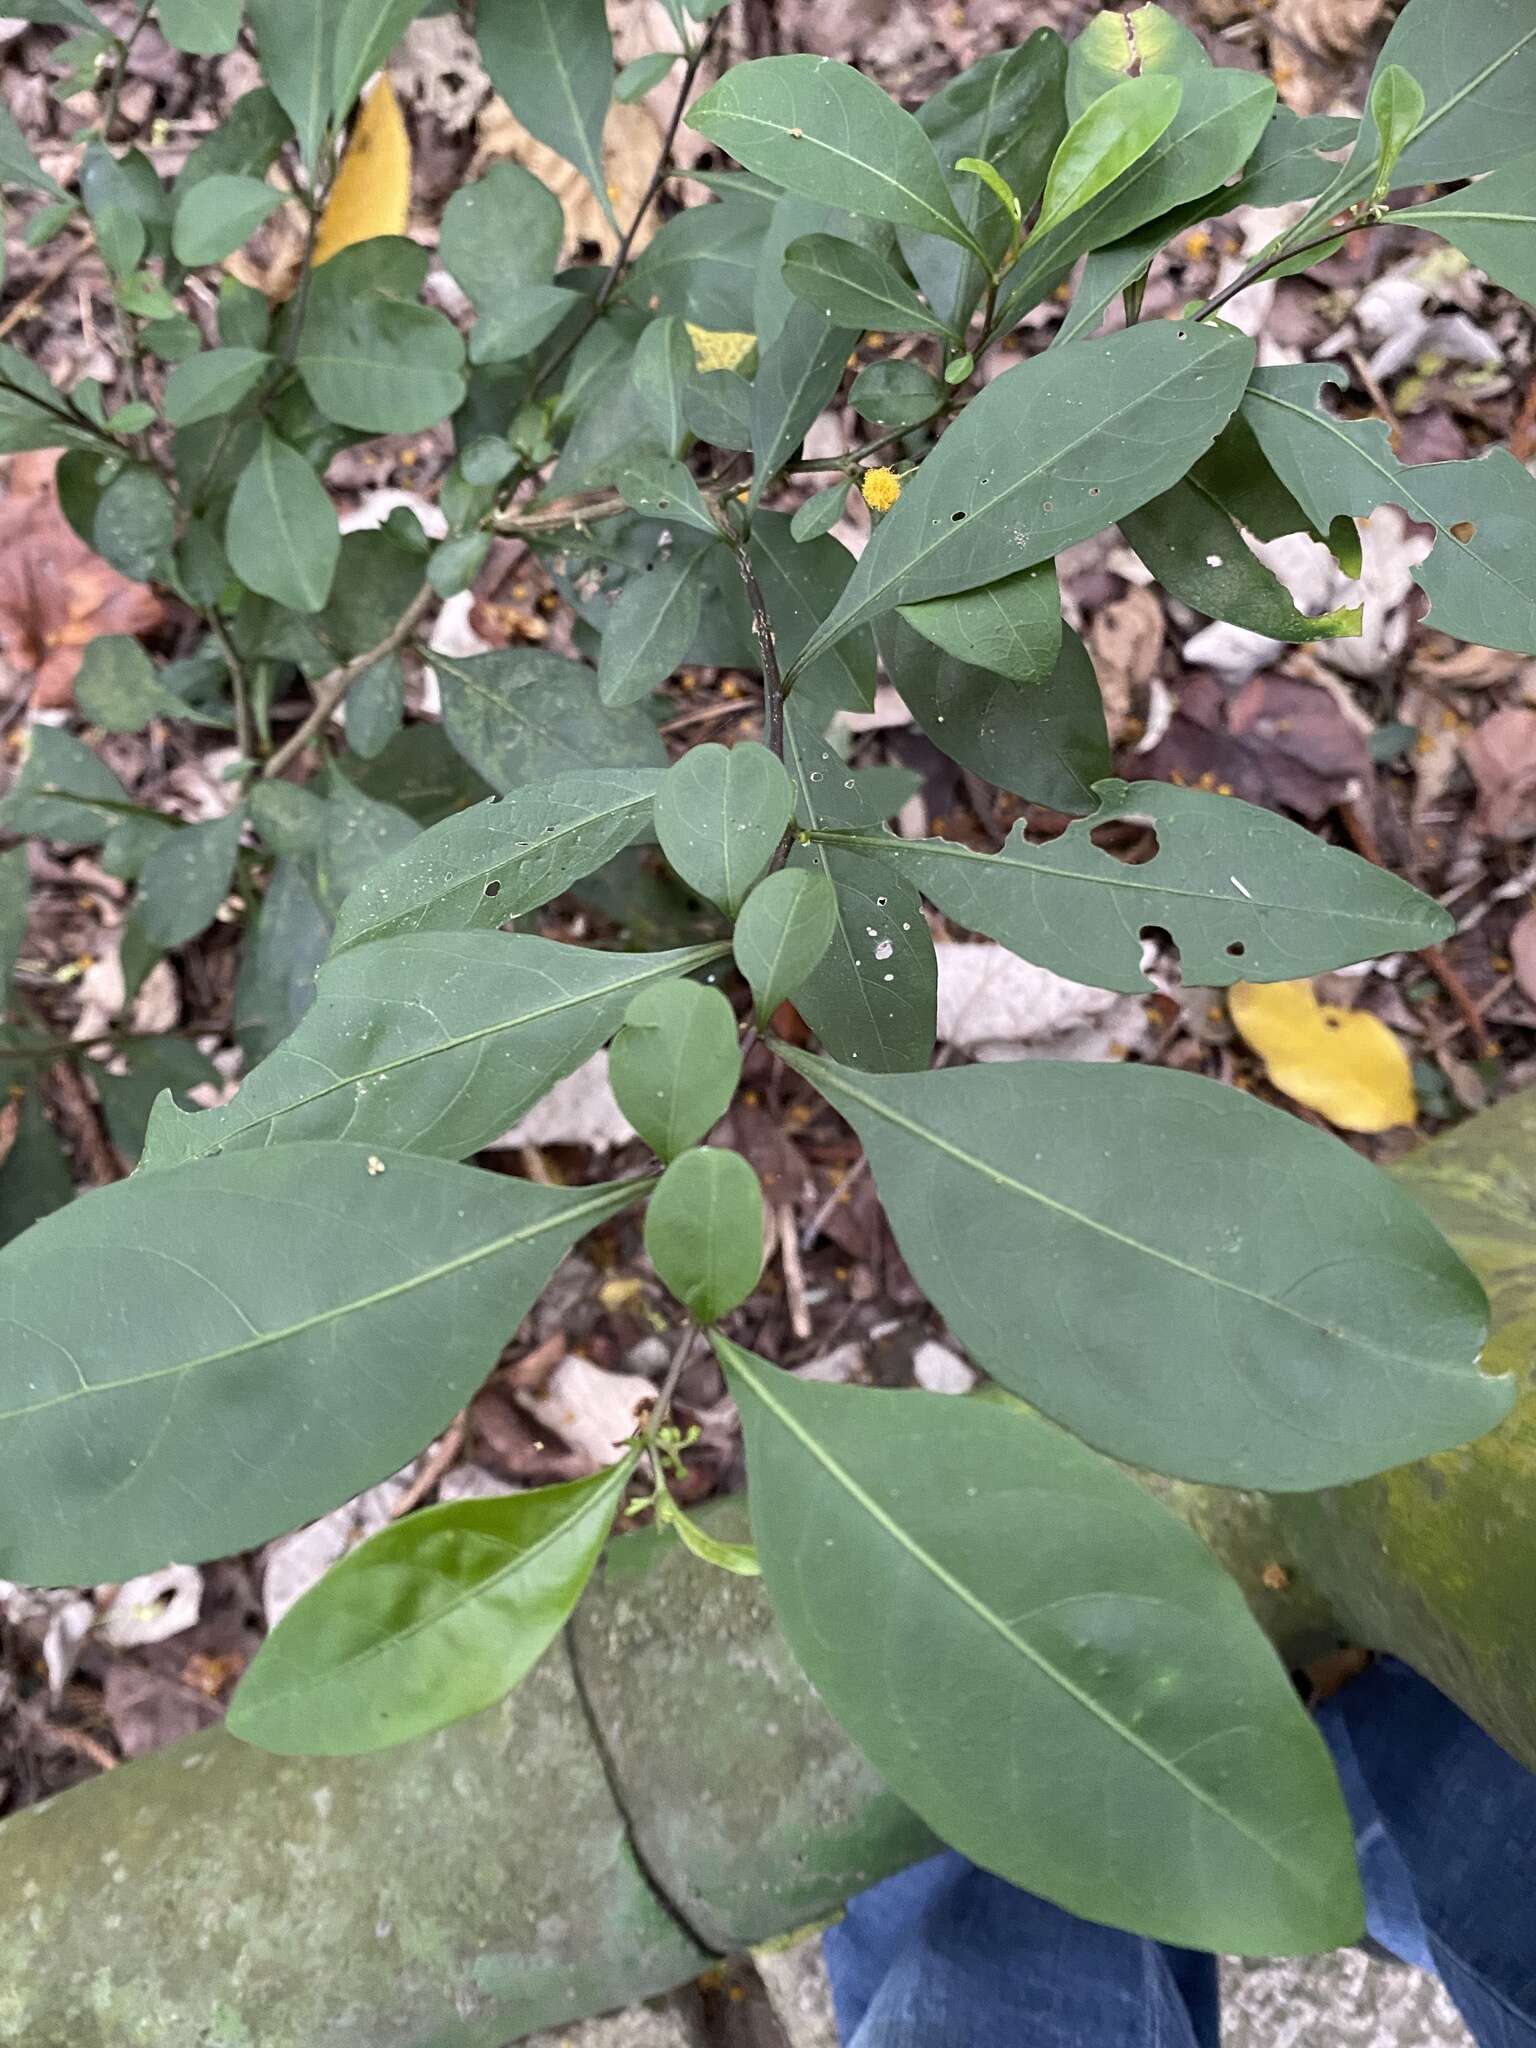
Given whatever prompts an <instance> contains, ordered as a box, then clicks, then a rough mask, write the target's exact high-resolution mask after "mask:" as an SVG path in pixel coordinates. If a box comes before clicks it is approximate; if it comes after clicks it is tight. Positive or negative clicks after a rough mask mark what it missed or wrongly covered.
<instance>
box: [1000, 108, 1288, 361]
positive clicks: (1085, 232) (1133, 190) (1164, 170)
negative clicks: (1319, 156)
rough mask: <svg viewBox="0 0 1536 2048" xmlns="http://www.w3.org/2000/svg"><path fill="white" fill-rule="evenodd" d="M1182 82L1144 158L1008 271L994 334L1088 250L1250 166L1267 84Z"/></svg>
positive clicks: (1265, 111)
mask: <svg viewBox="0 0 1536 2048" xmlns="http://www.w3.org/2000/svg"><path fill="white" fill-rule="evenodd" d="M1180 83H1181V84H1182V86H1183V89H1184V90H1183V97H1182V98H1181V100H1180V101H1179V110H1178V112H1177V113H1176V114H1175V115H1174V117H1173V119H1172V120H1171V121H1170V122H1169V124H1168V126H1167V127H1166V128H1165V129H1164V130H1163V133H1162V134H1161V135H1160V136H1159V137H1158V139H1157V141H1156V142H1154V143H1153V145H1152V147H1151V148H1150V149H1149V150H1148V151H1147V153H1146V155H1145V156H1143V157H1140V158H1138V159H1137V161H1136V162H1135V163H1134V164H1132V165H1131V166H1130V168H1129V169H1128V170H1126V171H1123V172H1122V173H1121V175H1120V176H1119V177H1118V178H1116V179H1115V181H1114V183H1113V184H1112V185H1107V186H1106V187H1105V188H1104V190H1103V191H1102V192H1100V193H1098V194H1097V196H1096V197H1095V198H1093V199H1091V200H1089V202H1088V204H1087V205H1086V206H1084V207H1082V208H1081V209H1080V211H1078V212H1077V213H1074V214H1070V215H1069V216H1068V217H1067V219H1065V220H1064V221H1063V222H1062V223H1061V225H1060V227H1057V228H1053V229H1052V230H1051V231H1050V232H1049V233H1047V234H1044V235H1041V236H1040V237H1039V238H1038V240H1036V241H1032V242H1031V243H1030V245H1029V247H1028V248H1027V249H1026V250H1025V251H1024V253H1023V255H1022V256H1021V257H1020V259H1019V261H1018V262H1017V263H1016V264H1015V265H1014V267H1013V269H1012V270H1011V271H1009V273H1008V275H1007V277H1005V278H1004V280H1003V284H1002V288H1001V291H1000V293H999V298H998V311H997V318H996V320H995V322H994V323H993V325H994V330H995V331H997V332H1002V331H1004V330H1005V329H1007V328H1009V327H1011V326H1012V325H1013V324H1014V322H1015V321H1016V320H1017V319H1018V318H1019V316H1020V315H1021V314H1023V313H1025V312H1027V311H1028V310H1029V308H1030V307H1031V306H1034V305H1038V304H1039V302H1040V300H1041V299H1042V298H1044V297H1045V295H1046V293H1047V292H1049V291H1051V290H1052V289H1053V288H1054V286H1055V285H1056V284H1057V283H1058V282H1059V280H1060V279H1061V278H1063V277H1065V276H1066V274H1067V272H1068V271H1069V270H1070V269H1071V267H1072V265H1073V264H1074V263H1075V262H1076V260H1077V258H1078V257H1079V256H1081V255H1082V254H1083V253H1084V251H1085V250H1089V249H1098V248H1102V247H1103V246H1104V245H1105V244H1106V243H1108V242H1116V241H1119V240H1120V238H1121V237H1122V236H1124V235H1129V234H1133V233H1134V232H1135V231H1136V229H1137V228H1140V227H1144V226H1145V225H1146V223H1147V222H1148V221H1152V220H1156V219H1157V218H1158V217H1159V215H1161V214H1165V213H1168V212H1169V211H1171V209H1172V208H1174V207H1176V206H1182V205H1183V204H1184V203H1185V202H1186V201H1188V200H1191V199H1200V198H1203V197H1205V196H1206V195H1207V194H1214V193H1215V191H1216V189H1217V187H1218V186H1220V185H1222V184H1223V183H1224V182H1225V180H1226V179H1228V178H1229V177H1231V175H1232V173H1233V172H1234V171H1236V170H1238V169H1240V168H1241V166H1242V165H1243V164H1244V163H1246V161H1247V159H1248V156H1249V153H1250V151H1251V150H1252V149H1253V147H1254V145H1255V143H1256V142H1257V141H1258V139H1259V137H1260V136H1261V135H1262V134H1263V132H1264V128H1265V124H1266V123H1267V121H1268V120H1269V118H1270V115H1271V113H1272V112H1273V110H1274V105H1275V89H1274V87H1273V85H1271V84H1270V82H1269V80H1268V79H1267V78H1255V77H1254V76H1253V75H1252V73H1251V72H1242V71H1222V70H1216V69H1211V70H1208V71H1196V72H1185V73H1182V74H1181V77H1180ZM1215 203H1216V204H1221V203H1223V202H1222V201H1216V202H1215ZM1209 210H1210V209H1209V208H1207V209H1205V211H1207V212H1208V211H1209Z"/></svg>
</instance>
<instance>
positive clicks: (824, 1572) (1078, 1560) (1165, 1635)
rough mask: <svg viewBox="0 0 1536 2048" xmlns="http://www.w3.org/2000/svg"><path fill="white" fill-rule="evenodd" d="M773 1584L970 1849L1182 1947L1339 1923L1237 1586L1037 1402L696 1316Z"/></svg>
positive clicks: (1285, 1732) (1303, 1730)
mask: <svg viewBox="0 0 1536 2048" xmlns="http://www.w3.org/2000/svg"><path fill="white" fill-rule="evenodd" d="M714 1344H715V1350H716V1352H717V1354H718V1356H719V1358H720V1362H721V1364H722V1365H723V1366H724V1367H725V1371H726V1377H727V1379H728V1381H729V1383H730V1388H731V1392H732V1393H733V1394H734V1395H735V1397H736V1400H737V1403H738V1405H739V1407H740V1409H741V1416H742V1425H743V1428H744V1430H745V1432H746V1445H747V1467H748V1473H749V1477H750V1483H751V1498H752V1529H753V1534H754V1536H755V1538H756V1541H757V1549H758V1560H759V1563H760V1565H761V1567H762V1572H763V1578H764V1582H765V1584H766V1586H767V1590H768V1595H769V1598H770V1599H771V1600H772V1602H773V1607H774V1612H775V1614H776V1615H777V1617H778V1619H779V1622H780V1624H781V1626H782V1627H783V1630H784V1633H785V1635H786V1636H787V1637H788V1639H789V1644H790V1647H791V1649H792V1650H793V1651H794V1652H795V1655H796V1656H797V1657H798V1658H799V1659H800V1661H801V1663H802V1664H803V1665H804V1666H805V1669H806V1672H807V1674H808V1675H809V1677H810V1679H811V1682H812V1683H813V1684H814V1685H815V1687H816V1690H817V1692H818V1693H819V1694H820V1696H821V1697H822V1699H824V1700H825V1701H826V1703H827V1705H828V1707H829V1708H830V1709H831V1711H832V1712H833V1713H834V1714H835V1715H836V1716H837V1718H838V1720H840V1721H841V1722H842V1724H843V1726H844V1727H845V1728H846V1729H847V1730H848V1733H849V1734H850V1735H851V1736H852V1737H853V1739H854V1741H855V1742H856V1743H858V1745H859V1747H860V1748H861V1749H863V1750H864V1751H865V1752H866V1754H867V1755H868V1756H869V1758H870V1761H871V1762H872V1763H873V1764H874V1766H875V1768H876V1769H877V1770H878V1771H879V1773H880V1775H881V1777H882V1778H883V1779H884V1780H885V1781H886V1783H887V1784H889V1786H890V1787H891V1789H892V1791H893V1792H895V1793H896V1794H897V1795H898V1797H900V1798H901V1799H904V1800H905V1801H906V1802H907V1804H908V1805H909V1806H911V1807H913V1808H914V1809H915V1810H916V1812H918V1813H919V1814H920V1815H921V1816H922V1817H923V1819H924V1820H926V1821H927V1822H928V1823H929V1825H930V1826H931V1827H933V1828H934V1829H936V1830H937V1832H938V1833H939V1834H940V1835H941V1837H942V1838H943V1839H944V1840H945V1841H946V1842H950V1843H952V1844H953V1845H954V1846H955V1847H956V1848H958V1849H960V1850H961V1851H963V1853H965V1854H966V1855H968V1856H971V1857H974V1858H975V1859H977V1860H978V1861H979V1862H980V1863H981V1864H982V1865H983V1866H984V1867H985V1868H987V1869H988V1870H993V1871H996V1872H998V1873H999V1874H1000V1875H1001V1876H1004V1877H1007V1878H1009V1879H1011V1880H1012V1881H1013V1883H1015V1884H1019V1885H1023V1886H1026V1887H1027V1888H1028V1889H1029V1890H1030V1891H1032V1892H1038V1893H1042V1894H1043V1895H1044V1896H1045V1897H1047V1898H1050V1899H1054V1900H1055V1901H1056V1902H1057V1903H1058V1904H1060V1905H1063V1906H1066V1907H1068V1908H1069V1909H1070V1910H1071V1911H1073V1912H1076V1913H1082V1914H1085V1915H1087V1916H1089V1917H1090V1918H1092V1919H1094V1920H1101V1921H1102V1920H1107V1921H1109V1922H1110V1923H1111V1924H1113V1925H1115V1926H1119V1927H1126V1928H1130V1929H1132V1930H1134V1931H1135V1932H1136V1933H1138V1934H1148V1935H1153V1936H1155V1937H1157V1938H1158V1939H1160V1940H1164V1941H1172V1942H1182V1943H1188V1944H1189V1945H1191V1946H1194V1947H1200V1948H1207V1947H1216V1948H1220V1949H1226V1950H1239V1951H1253V1952H1258V1953H1263V1954H1273V1953H1278V1952H1285V1951H1287V1950H1306V1949H1310V1948H1314V1947H1318V1946H1327V1945H1328V1944H1330V1943H1332V1942H1335V1941H1347V1940H1349V1939H1351V1938H1352V1936H1353V1933H1354V1932H1355V1931H1356V1930H1358V1928H1359V1925H1360V1919H1361V1910H1362V1909H1361V1903H1360V1890H1359V1880H1358V1878H1357V1876H1356V1874H1355V1865H1354V1852H1353V1844H1352V1841H1351V1835H1350V1828H1349V1823H1348V1819H1347V1817H1346V1815H1345V1811H1344V1806H1343V1802H1342V1800H1341V1798H1340V1796H1339V1790H1338V1784H1337V1781H1336V1779H1335V1778H1334V1775H1333V1772H1332V1769H1331V1767H1330V1765H1329V1762H1328V1757H1327V1752H1326V1751H1325V1749H1324V1747H1323V1745H1322V1742H1321V1741H1320V1740H1319V1738H1318V1735H1317V1732H1316V1730H1315V1728H1313V1726H1312V1725H1311V1723H1310V1722H1309V1721H1308V1718H1307V1716H1306V1713H1305V1712H1304V1711H1303V1709H1302V1708H1301V1706H1300V1704H1299V1702H1298V1701H1297V1699H1296V1696H1295V1693H1294V1690H1293V1689H1292V1687H1291V1684H1290V1681H1289V1679H1288V1678H1287V1676H1286V1673H1285V1670H1284V1668H1283V1666H1282V1665H1281V1664H1280V1662H1279V1660H1278V1659H1277V1658H1276V1656H1275V1654H1274V1652H1273V1650H1272V1649H1271V1648H1270V1646H1269V1644H1268V1643H1267V1642H1266V1641H1265V1640H1264V1638H1263V1636H1262V1635H1261V1634H1260V1632H1259V1629H1258V1627H1257V1625H1256V1623H1255V1622H1254V1620H1253V1618H1252V1616H1251V1615H1250V1614H1249V1612H1248V1610H1247V1607H1246V1606H1245V1604H1244V1601H1243V1598H1242V1595H1241V1594H1240V1593H1239V1591H1238V1589H1237V1587H1236V1585H1235V1584H1234V1583H1233V1581H1232V1580H1231V1579H1230V1578H1229V1577H1228V1576H1227V1574H1226V1573H1225V1572H1224V1571H1223V1570H1222V1568H1221V1566H1220V1565H1219V1564H1218V1563H1217V1561H1216V1559H1215V1558H1214V1557H1213V1556H1212V1555H1211V1553H1210V1551H1209V1550H1207V1549H1206V1547H1205V1546H1204V1544H1202V1543H1201V1542H1200V1541H1199V1539H1198V1538H1197V1537H1195V1536H1193V1535H1192V1534H1191V1533H1190V1531H1189V1530H1188V1529H1186V1528H1185V1527H1184V1525H1183V1524H1182V1523H1181V1522H1179V1521H1178V1520H1177V1519H1176V1518H1175V1517H1174V1516H1173V1515H1171V1514H1170V1513H1169V1512H1168V1510H1167V1509H1166V1508H1164V1507H1163V1506H1161V1505H1160V1504H1159V1503H1158V1502H1157V1501H1154V1500H1152V1499H1151V1498H1150V1497H1149V1496H1148V1495H1147V1493H1146V1492H1144V1491H1143V1489H1142V1488H1141V1487H1140V1486H1138V1485H1137V1484H1136V1482H1135V1481H1134V1480H1133V1479H1131V1478H1129V1477H1127V1476H1126V1474H1124V1473H1122V1472H1117V1471H1116V1470H1115V1468H1114V1467H1113V1466H1112V1465H1110V1464H1108V1463H1106V1461H1105V1460H1104V1459H1102V1458H1096V1457H1095V1456H1094V1455H1093V1453H1092V1452H1091V1451H1087V1450H1085V1449H1084V1448H1083V1447H1082V1445H1081V1444H1075V1443H1073V1442H1072V1440H1071V1439H1070V1437H1067V1436H1064V1435H1063V1434H1062V1433H1061V1432H1060V1431H1059V1430H1056V1429H1053V1428H1051V1426H1050V1425H1049V1424H1048V1423H1045V1422H1042V1421H1040V1420H1039V1419H1038V1418H1037V1417H1035V1416H1032V1415H1028V1414H1025V1413H1023V1412H1021V1411H1019V1410H1016V1409H1006V1408H1001V1407H994V1406H991V1405H990V1404H984V1403H980V1402H974V1401H940V1400H938V1399H937V1398H936V1397H935V1396H933V1395H931V1394H920V1393H893V1392H883V1391H876V1390H872V1389H869V1388H863V1387H821V1386H808V1385H806V1384H804V1383H803V1382H802V1381H799V1380H797V1379H795V1378H794V1377H793V1375H791V1374H789V1373H785V1372H780V1371H777V1370H776V1369H775V1368H774V1367H773V1366H771V1365H768V1364H767V1363H766V1362H765V1361H764V1360H763V1359H761V1358H757V1357H755V1356H754V1355H753V1354H752V1353H751V1352H748V1351H743V1350H742V1349H741V1348H740V1347H739V1346H737V1345H734V1344H731V1343H728V1342H727V1341H726V1340H725V1339H724V1338H723V1337H716V1338H715V1339H714Z"/></svg>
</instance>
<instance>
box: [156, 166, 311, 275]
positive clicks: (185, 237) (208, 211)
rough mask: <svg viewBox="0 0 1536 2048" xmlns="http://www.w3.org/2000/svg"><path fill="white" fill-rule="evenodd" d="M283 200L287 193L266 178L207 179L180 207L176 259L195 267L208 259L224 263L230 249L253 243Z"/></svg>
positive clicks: (174, 234)
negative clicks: (253, 236) (275, 188)
mask: <svg viewBox="0 0 1536 2048" xmlns="http://www.w3.org/2000/svg"><path fill="white" fill-rule="evenodd" d="M282 203H283V195H282V193H281V192H278V191H275V190H274V189H273V187H272V186H271V185H268V184H267V183H266V182H265V181H264V180H263V179H261V178H247V177H233V176H224V175H215V176H213V177H209V178H203V179H202V180H200V182H199V183H197V184H196V185H194V186H193V187H192V189H191V190H190V191H189V192H188V193H186V195H185V196H184V197H183V198H182V199H181V201H180V203H179V204H178V206H177V208H176V220H175V225H174V227H173V229H172V231H171V233H172V247H173V248H174V249H175V251H176V260H177V262H178V263H185V264H186V265H187V266H188V268H189V269H193V270H195V269H197V268H198V267H199V266H200V265H202V264H205V263H222V262H223V260H224V258H225V257H226V256H227V255H229V253H230V252H231V250H234V249H238V248H239V247H240V245H241V243H242V242H248V241H249V240H250V238H251V236H252V235H254V234H255V232H256V230H257V229H258V228H259V227H261V226H263V225H264V224H265V223H266V222H267V221H268V220H270V219H271V217H272V215H273V214H274V213H276V211H277V209H278V208H279V207H280V206H281V205H282Z"/></svg>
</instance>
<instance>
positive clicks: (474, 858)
mask: <svg viewBox="0 0 1536 2048" xmlns="http://www.w3.org/2000/svg"><path fill="white" fill-rule="evenodd" d="M660 781H661V770H660V769H659V768H593V769H588V770H585V771H582V772H579V773H576V774H572V775H556V776H554V777H553V778H552V779H551V780H550V781H548V782H539V783H534V784H531V785H530V786H529V787H527V788H525V789H514V790H512V791H510V792H509V794H508V795H506V796H505V797H499V798H492V799H491V800H490V801H489V802H488V803H483V804H476V805H475V806H474V808H473V809H472V810H468V811H457V812H455V813H454V814H453V816H451V817H448V818H444V819H442V820H441V821H440V822H439V823H438V824H436V825H433V826H430V827H429V828H428V830H427V831H425V832H423V833H422V834H421V836H420V838H418V839H413V840H412V841H411V843H410V844H409V845H408V846H403V847H401V849H400V851H399V852H398V853H396V854H394V855H392V856H391V857H390V858H389V859H388V860H383V861H380V862H378V863H377V864H376V865H375V866H374V867H372V868H370V869H369V870H368V872H367V874H366V875H364V877H363V879H362V880H361V881H360V882H359V883H358V885H357V887H356V888H355V889H354V890H353V891H352V893H351V894H350V895H349V896H348V897H347V899H346V901H345V902H344V903H343V904H342V906H341V915H340V917H339V918H338V919H337V922H336V937H335V941H334V943H333V946H332V950H333V951H334V952H337V953H342V952H345V951H346V949H347V948H348V947H349V946H358V945H362V944H363V943H364V942H365V941H367V940H372V939H387V938H392V937H395V936H397V935H398V934H400V933H402V932H419V931H447V932H463V931H472V930H475V929H476V928H480V927H489V926H494V925H499V924H508V923H510V922H511V920H512V919H513V918H514V917H522V916H524V915H525V914H526V913H527V912H528V911H530V910H537V909H538V907H539V905H540V904H541V903H551V902H553V901H554V899H555V897H557V896H559V895H562V894H563V893H564V891H565V890H567V889H568V888H569V887H570V886H571V884H572V882H579V881H581V880H582V878H583V877H584V876H586V875H590V874H595V873H596V871H597V870H598V869H599V868H600V867H602V866H603V865H604V863H605V862H607V861H609V860H611V859H612V858H613V856H614V854H616V853H622V852H623V850H624V848H625V847H626V846H632V845H633V844H634V842H635V841H636V840H637V839H640V838H643V837H644V836H645V835H646V834H647V833H648V832H649V830H650V824H651V807H652V805H653V803H654V802H655V798H656V790H657V786H658V785H659V783H660Z"/></svg>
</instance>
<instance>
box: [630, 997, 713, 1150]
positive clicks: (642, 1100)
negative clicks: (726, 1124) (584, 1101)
mask: <svg viewBox="0 0 1536 2048" xmlns="http://www.w3.org/2000/svg"><path fill="white" fill-rule="evenodd" d="M608 1079H609V1081H610V1082H611V1084H612V1087H613V1092H614V1096H615V1097H616V1099H617V1101H618V1105H619V1108H620V1109H621V1110H622V1111H623V1112H624V1114H625V1116H627V1117H628V1118H629V1120H630V1122H631V1123H632V1124H633V1125H634V1127H635V1129H636V1130H637V1131H638V1132H639V1133H640V1135H641V1137H642V1138H643V1139H644V1140H645V1142H646V1144H647V1145H649V1146H650V1148H651V1150H652V1151H653V1152H654V1153H655V1154H656V1156H657V1157H658V1158H659V1159H663V1160H667V1159H675V1158H676V1157H677V1156H678V1154H679V1153H680V1152H684V1151H686V1150H687V1148H688V1147H689V1146H690V1145H697V1144H698V1143H699V1141H700V1139H701V1138H703V1137H704V1136H706V1134H707V1133H708V1132H710V1131H712V1130H713V1129H714V1127H715V1125H716V1124H717V1123H718V1122H719V1121H720V1119H721V1117H723V1116H724V1115H725V1112H726V1111H727V1110H728V1109H729V1108H730V1106H731V1100H732V1098H733V1097H734V1095H735V1093H736V1088H737V1084H738V1083H739V1082H740V1080H741V1047H740V1045H739V1044H738V1043H737V1038H736V1015H735V1012H734V1011H733V1010H732V1008H731V1006H730V1004H729V1003H728V1002H727V1001H726V999H725V997H724V996H723V995H722V994H721V993H720V991H719V989H717V988H704V987H702V986H701V985H700V984H699V983H698V982H696V981H669V982H665V983H663V984H662V985H661V986H660V987H654V988H647V989H643V990H642V991H641V993H640V994H639V995H637V996H636V997H635V998H634V1000H633V1001H632V1002H631V1003H630V1006H629V1008H628V1009H627V1010H626V1011H625V1012H624V1024H623V1028H622V1029H621V1030H620V1032H619V1034H618V1036H617V1037H616V1038H615V1039H614V1041H613V1045H612V1047H611V1049H610V1051H609V1054H608Z"/></svg>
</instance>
